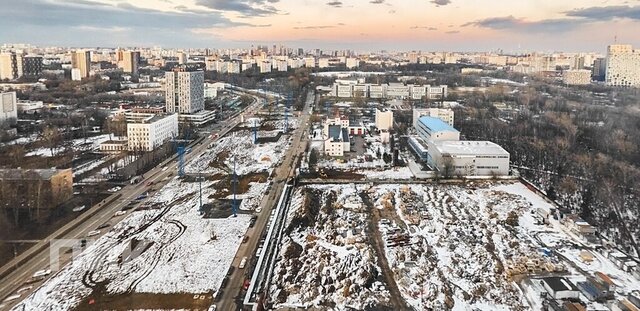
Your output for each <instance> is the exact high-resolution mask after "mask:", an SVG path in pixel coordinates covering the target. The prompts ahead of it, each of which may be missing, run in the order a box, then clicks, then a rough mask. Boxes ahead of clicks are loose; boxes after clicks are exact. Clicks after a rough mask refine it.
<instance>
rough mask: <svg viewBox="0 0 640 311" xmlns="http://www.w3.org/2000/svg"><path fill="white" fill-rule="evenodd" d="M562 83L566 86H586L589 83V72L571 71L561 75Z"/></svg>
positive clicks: (583, 70) (582, 70)
mask: <svg viewBox="0 0 640 311" xmlns="http://www.w3.org/2000/svg"><path fill="white" fill-rule="evenodd" d="M562 82H563V83H564V84H566V85H587V84H590V83H591V70H587V69H572V70H565V71H564V72H563V73H562Z"/></svg>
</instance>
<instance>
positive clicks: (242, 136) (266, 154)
mask: <svg viewBox="0 0 640 311" xmlns="http://www.w3.org/2000/svg"><path fill="white" fill-rule="evenodd" d="M287 139H288V137H287V136H282V137H280V140H278V142H275V143H265V144H260V145H256V144H254V143H253V138H252V134H251V132H250V131H238V132H232V133H230V134H229V135H227V136H225V137H223V138H221V139H220V140H219V141H217V142H216V143H215V144H214V146H213V148H211V149H209V150H208V151H207V152H205V153H204V154H203V156H201V157H200V158H198V159H196V160H194V161H192V162H191V163H189V164H188V165H187V166H186V167H185V172H186V173H187V174H190V173H193V174H197V173H204V174H226V173H232V172H233V166H234V161H233V160H234V157H235V166H236V174H238V175H246V174H250V173H257V172H262V171H268V170H269V169H270V168H272V167H274V165H275V164H277V163H278V162H279V161H280V160H281V159H282V157H283V156H284V152H285V149H286V147H287V142H288V140H287ZM219 155H226V157H224V158H223V159H222V160H224V167H215V166H211V161H212V159H215V158H216V156H219Z"/></svg>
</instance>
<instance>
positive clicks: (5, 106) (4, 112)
mask: <svg viewBox="0 0 640 311" xmlns="http://www.w3.org/2000/svg"><path fill="white" fill-rule="evenodd" d="M17 120H18V108H17V100H16V92H8V93H0V123H4V122H9V123H15V122H16V121H17Z"/></svg>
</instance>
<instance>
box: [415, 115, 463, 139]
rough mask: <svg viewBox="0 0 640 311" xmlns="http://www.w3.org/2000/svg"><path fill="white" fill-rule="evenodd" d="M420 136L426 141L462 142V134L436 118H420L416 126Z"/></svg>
mask: <svg viewBox="0 0 640 311" xmlns="http://www.w3.org/2000/svg"><path fill="white" fill-rule="evenodd" d="M416 131H417V132H418V136H419V137H420V138H422V139H423V140H425V141H439V140H460V132H458V130H456V129H455V128H453V126H451V125H449V124H447V123H445V122H444V121H442V120H441V119H439V118H435V117H420V118H419V119H418V124H417V126H416Z"/></svg>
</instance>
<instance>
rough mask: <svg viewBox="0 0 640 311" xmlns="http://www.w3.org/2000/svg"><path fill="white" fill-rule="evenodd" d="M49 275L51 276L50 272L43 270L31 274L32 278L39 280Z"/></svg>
mask: <svg viewBox="0 0 640 311" xmlns="http://www.w3.org/2000/svg"><path fill="white" fill-rule="evenodd" d="M49 274H51V270H49V269H44V270H40V271H36V272H35V273H34V274H33V277H34V278H39V277H43V276H47V275H49Z"/></svg>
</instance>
